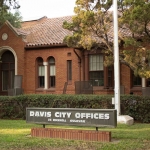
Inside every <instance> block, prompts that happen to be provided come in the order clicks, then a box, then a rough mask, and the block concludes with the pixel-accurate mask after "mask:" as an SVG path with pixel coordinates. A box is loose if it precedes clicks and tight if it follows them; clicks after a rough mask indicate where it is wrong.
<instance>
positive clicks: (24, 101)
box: [0, 94, 150, 123]
mask: <svg viewBox="0 0 150 150" xmlns="http://www.w3.org/2000/svg"><path fill="white" fill-rule="evenodd" d="M112 97H113V96H112V95H54V94H52V95H34V94H33V95H20V96H10V97H9V96H1V97H0V118H24V119H25V115H26V108H27V107H43V108H89V109H90V108H91V109H114V105H113V104H112ZM120 99H121V114H122V115H130V116H132V117H133V118H134V120H137V121H140V122H147V123H150V111H149V106H150V99H149V97H143V96H136V95H122V96H121V98H120Z"/></svg>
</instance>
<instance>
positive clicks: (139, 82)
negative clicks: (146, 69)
mask: <svg viewBox="0 0 150 150" xmlns="http://www.w3.org/2000/svg"><path fill="white" fill-rule="evenodd" d="M132 85H133V86H142V79H141V77H140V76H135V75H134V72H133V71H132Z"/></svg>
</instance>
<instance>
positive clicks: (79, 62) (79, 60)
mask: <svg viewBox="0 0 150 150" xmlns="http://www.w3.org/2000/svg"><path fill="white" fill-rule="evenodd" d="M75 50H76V49H74V50H73V51H74V53H75V54H76V56H77V57H78V64H79V81H81V57H80V56H79V54H78V53H77V52H76V51H75Z"/></svg>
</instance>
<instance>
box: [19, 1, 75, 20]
mask: <svg viewBox="0 0 150 150" xmlns="http://www.w3.org/2000/svg"><path fill="white" fill-rule="evenodd" d="M17 1H18V2H19V5H20V6H21V7H20V9H19V11H20V12H21V16H22V17H23V20H32V19H38V18H41V17H43V16H47V17H48V18H55V17H62V16H70V15H73V14H74V11H73V10H74V7H75V2H76V0H17Z"/></svg>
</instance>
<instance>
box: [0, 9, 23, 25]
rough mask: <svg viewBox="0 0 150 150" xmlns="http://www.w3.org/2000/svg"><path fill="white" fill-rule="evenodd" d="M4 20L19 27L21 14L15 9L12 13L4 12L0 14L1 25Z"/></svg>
mask: <svg viewBox="0 0 150 150" xmlns="http://www.w3.org/2000/svg"><path fill="white" fill-rule="evenodd" d="M6 20H8V21H9V22H10V23H11V25H12V26H13V27H16V28H20V27H21V21H22V16H21V15H20V12H19V11H16V12H15V13H14V14H12V13H11V12H5V13H3V14H2V15H1V14H0V26H1V25H3V23H4V22H5V21H6Z"/></svg>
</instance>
